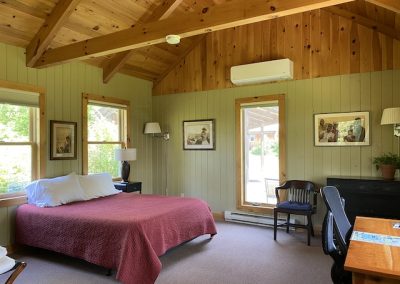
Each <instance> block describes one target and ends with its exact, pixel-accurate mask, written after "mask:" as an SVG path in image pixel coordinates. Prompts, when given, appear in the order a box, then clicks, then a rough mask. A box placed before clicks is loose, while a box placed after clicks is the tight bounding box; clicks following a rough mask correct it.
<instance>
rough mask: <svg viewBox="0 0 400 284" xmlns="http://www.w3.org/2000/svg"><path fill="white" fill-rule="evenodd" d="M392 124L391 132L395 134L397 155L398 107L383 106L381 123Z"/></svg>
mask: <svg viewBox="0 0 400 284" xmlns="http://www.w3.org/2000/svg"><path fill="white" fill-rule="evenodd" d="M385 124H392V125H393V134H394V136H397V155H399V151H400V150H399V148H400V146H399V145H400V143H399V139H400V107H391V108H385V109H384V110H383V113H382V119H381V125H385Z"/></svg>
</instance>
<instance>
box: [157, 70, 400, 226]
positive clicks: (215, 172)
mask: <svg viewBox="0 0 400 284" xmlns="http://www.w3.org/2000/svg"><path fill="white" fill-rule="evenodd" d="M270 94H285V96H286V129H287V132H286V134H287V136H286V137H287V142H286V143H287V155H286V156H287V161H286V165H287V178H288V179H306V180H312V181H314V182H316V183H317V184H319V185H324V184H325V183H326V177H327V176H331V175H349V176H380V173H379V172H377V171H376V169H375V167H374V166H373V165H372V158H373V157H374V156H376V155H378V154H379V153H381V152H389V151H391V152H394V153H396V152H397V140H396V139H395V137H394V136H393V128H392V127H391V126H390V125H387V126H381V125H380V119H381V115H382V109H384V108H387V107H391V106H400V70H389V71H383V72H367V73H357V74H351V75H340V76H331V77H323V78H314V79H307V80H296V81H288V82H280V83H273V84H263V85H257V86H247V87H238V88H227V89H220V90H212V91H204V92H190V93H180V94H173V95H168V96H155V97H153V114H154V115H153V118H154V120H155V121H159V122H160V123H161V126H162V129H163V130H164V131H165V130H168V131H170V134H171V140H170V141H169V142H163V141H161V140H157V141H155V146H154V150H153V164H154V169H153V172H154V175H155V177H154V178H155V183H154V191H155V192H158V193H162V192H163V190H164V189H165V188H166V187H167V189H168V193H169V194H171V195H180V194H181V193H184V194H185V196H195V197H199V198H202V199H204V200H206V201H207V202H208V203H209V204H210V206H211V209H212V211H213V212H220V211H224V210H235V209H236V200H235V196H236V191H235V182H236V181H235V128H234V126H235V123H234V122H235V113H234V111H235V99H236V98H242V97H252V96H262V95H270ZM349 111H369V112H370V120H371V121H370V126H371V129H370V133H371V145H370V146H345V147H315V146H314V142H313V115H314V114H315V113H325V112H349ZM209 118H215V119H216V143H217V145H216V150H215V151H183V149H182V121H183V120H190V119H209ZM318 207H319V209H318V216H317V217H316V220H315V223H316V224H317V225H318V224H319V225H320V224H322V219H323V210H322V209H321V208H323V207H324V206H323V205H322V200H319V205H318Z"/></svg>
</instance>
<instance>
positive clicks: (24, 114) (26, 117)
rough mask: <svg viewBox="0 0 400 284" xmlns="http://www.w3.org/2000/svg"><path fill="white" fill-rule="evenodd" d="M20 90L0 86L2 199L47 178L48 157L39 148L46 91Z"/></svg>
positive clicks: (42, 133)
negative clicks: (34, 181) (45, 172)
mask: <svg viewBox="0 0 400 284" xmlns="http://www.w3.org/2000/svg"><path fill="white" fill-rule="evenodd" d="M2 83H4V82H2ZM16 86H17V87H19V85H16ZM20 87H21V89H8V88H1V86H0V157H1V159H0V197H2V196H4V195H5V194H8V195H9V194H14V193H19V192H22V191H23V189H24V187H25V185H27V184H28V183H30V182H31V181H32V180H35V179H38V178H40V176H41V175H44V159H45V158H44V155H45V154H44V151H43V149H42V147H41V146H40V140H41V139H40V138H42V139H43V138H44V133H45V132H44V129H43V127H42V125H41V124H42V123H43V122H44V113H43V112H42V111H40V108H39V106H42V108H43V109H44V92H42V93H36V92H28V91H27V90H26V89H27V88H26V86H24V85H21V86H20ZM28 89H29V90H30V89H32V86H29V88H28ZM41 113H42V116H41V115H40V114H41ZM43 140H44V139H43Z"/></svg>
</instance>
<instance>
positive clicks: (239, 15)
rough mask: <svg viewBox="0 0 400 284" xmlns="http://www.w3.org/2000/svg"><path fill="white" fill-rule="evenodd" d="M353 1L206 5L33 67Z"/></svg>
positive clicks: (81, 45) (55, 52) (50, 55)
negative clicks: (168, 36) (169, 37)
mask: <svg viewBox="0 0 400 284" xmlns="http://www.w3.org/2000/svg"><path fill="white" fill-rule="evenodd" d="M352 1H354V0H297V1H293V0H272V1H267V2H266V1H265V0H252V1H242V0H234V1H231V2H227V3H225V4H222V5H218V6H213V7H205V8H203V10H202V13H201V14H196V15H192V14H188V15H185V16H181V17H173V18H168V19H164V20H161V21H154V22H151V23H147V24H137V25H136V26H134V27H132V28H130V29H126V30H122V31H119V32H115V33H112V34H108V35H104V36H100V37H96V38H92V39H88V40H86V41H82V42H77V43H73V44H71V45H67V46H63V47H60V48H56V49H52V50H48V51H46V52H45V53H44V54H43V56H42V57H41V58H40V60H39V61H38V62H37V64H36V65H35V67H44V66H49V65H54V64H59V63H62V62H68V61H71V60H74V59H87V58H90V57H96V56H104V55H107V54H112V53H117V52H121V51H125V50H130V49H136V48H140V47H144V46H149V45H153V44H158V43H162V42H165V36H166V35H168V34H178V35H180V36H181V37H182V38H185V37H190V36H195V35H199V34H204V33H208V32H212V31H216V30H222V29H227V28H231V27H235V26H241V25H247V24H251V23H256V22H260V21H264V20H269V19H273V18H277V17H283V16H288V15H292V14H297V13H302V12H305V11H310V10H314V9H320V8H325V7H329V6H332V5H338V4H343V3H348V2H352Z"/></svg>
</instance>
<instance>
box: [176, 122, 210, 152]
mask: <svg viewBox="0 0 400 284" xmlns="http://www.w3.org/2000/svg"><path fill="white" fill-rule="evenodd" d="M183 150H215V119H201V120H185V121H183Z"/></svg>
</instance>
